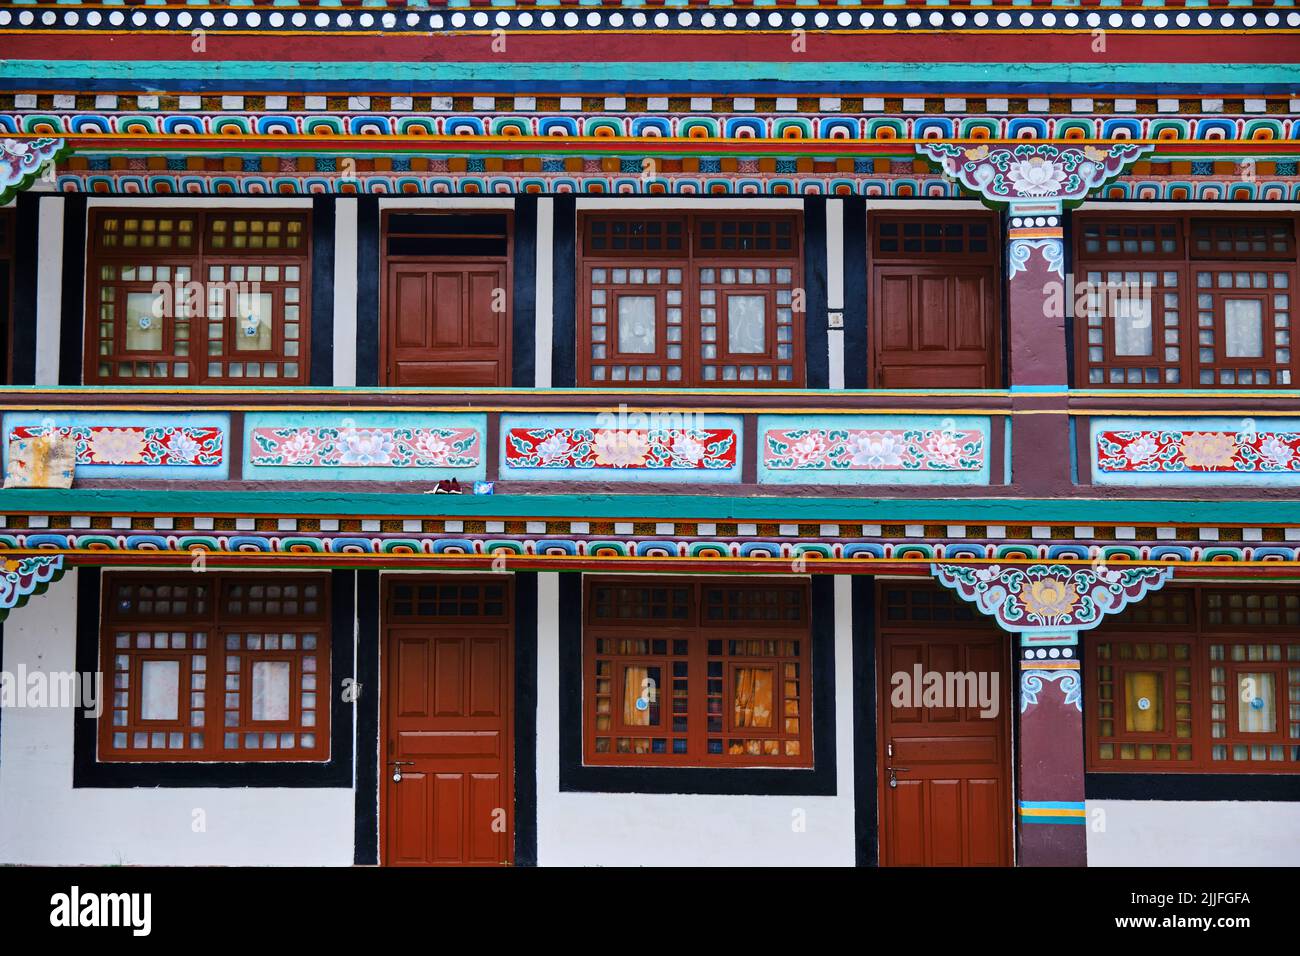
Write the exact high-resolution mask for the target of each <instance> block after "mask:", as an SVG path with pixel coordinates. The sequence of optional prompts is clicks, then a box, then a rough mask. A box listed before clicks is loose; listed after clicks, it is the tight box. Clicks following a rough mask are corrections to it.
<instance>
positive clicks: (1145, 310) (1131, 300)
mask: <svg viewBox="0 0 1300 956" xmlns="http://www.w3.org/2000/svg"><path fill="white" fill-rule="evenodd" d="M1115 354H1116V355H1150V354H1151V300H1150V299H1148V298H1142V297H1139V296H1138V295H1137V293H1136V292H1134V293H1132V294H1124V295H1120V296H1118V297H1116V299H1115Z"/></svg>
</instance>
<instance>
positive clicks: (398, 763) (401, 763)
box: [388, 760, 415, 783]
mask: <svg viewBox="0 0 1300 956" xmlns="http://www.w3.org/2000/svg"><path fill="white" fill-rule="evenodd" d="M413 763H415V761H414V760H390V761H388V766H390V767H395V768H397V769H395V770H394V771H393V783H401V782H402V767H405V766H409V765H411V764H413Z"/></svg>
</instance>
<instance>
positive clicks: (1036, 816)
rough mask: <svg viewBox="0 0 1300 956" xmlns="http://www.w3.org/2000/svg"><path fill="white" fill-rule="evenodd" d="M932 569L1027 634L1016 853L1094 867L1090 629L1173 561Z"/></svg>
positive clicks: (1033, 862) (1157, 580) (1168, 571)
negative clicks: (1088, 811)
mask: <svg viewBox="0 0 1300 956" xmlns="http://www.w3.org/2000/svg"><path fill="white" fill-rule="evenodd" d="M931 573H933V574H934V577H935V579H936V580H937V581H938V582H939V583H940V584H942V585H943V586H944V587H948V588H951V589H952V590H953V591H954V592H955V593H956V594H957V596H958V597H960V598H961V599H962V600H965V601H969V602H970V603H972V604H974V605H975V607H976V608H977V609H978V610H980V611H981V612H982V613H984V614H986V615H988V616H989V617H991V618H993V619H994V620H995V621H996V622H997V624H998V626H999V627H1000V628H1002V629H1003V630H1004V631H1006V632H1008V633H1009V634H1013V635H1016V636H1017V638H1018V644H1019V649H1018V655H1017V656H1018V658H1019V659H1018V661H1017V665H1018V668H1019V671H1020V682H1019V687H1020V699H1019V708H1018V709H1019V717H1020V733H1019V742H1020V747H1019V764H1018V766H1017V767H1016V791H1017V792H1016V848H1017V854H1016V862H1017V863H1018V864H1019V865H1020V866H1087V864H1088V842H1087V826H1086V816H1085V806H1084V754H1083V681H1082V672H1081V670H1080V667H1079V660H1080V652H1081V648H1080V641H1079V633H1080V632H1081V631H1086V630H1091V629H1092V628H1094V627H1096V626H1097V625H1098V624H1100V623H1101V622H1102V621H1103V620H1104V619H1105V618H1106V616H1107V615H1108V614H1116V613H1118V612H1119V611H1122V610H1123V609H1124V608H1126V607H1128V606H1129V605H1130V604H1132V603H1134V602H1135V601H1140V600H1142V598H1144V597H1146V595H1147V594H1149V593H1150V592H1151V591H1156V590H1159V589H1160V588H1162V587H1164V585H1165V583H1166V582H1168V581H1169V580H1170V579H1171V578H1172V577H1173V573H1174V569H1173V568H1172V567H1171V566H1138V565H1129V566H1117V567H1114V568H1112V567H1108V566H1107V565H1106V563H1105V556H1104V555H1103V556H1099V557H1098V558H1097V559H1096V560H1094V561H1093V563H1091V564H1085V565H1066V564H1031V565H1017V566H1003V565H998V564H990V565H982V566H981V565H974V564H961V565H955V564H935V565H932V566H931Z"/></svg>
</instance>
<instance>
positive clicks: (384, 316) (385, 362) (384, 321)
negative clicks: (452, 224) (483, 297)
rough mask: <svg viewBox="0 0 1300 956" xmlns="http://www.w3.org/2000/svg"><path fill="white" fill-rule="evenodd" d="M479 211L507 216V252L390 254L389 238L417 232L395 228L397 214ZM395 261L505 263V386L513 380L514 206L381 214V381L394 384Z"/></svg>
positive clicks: (403, 210) (468, 264) (470, 264)
mask: <svg viewBox="0 0 1300 956" xmlns="http://www.w3.org/2000/svg"><path fill="white" fill-rule="evenodd" d="M476 213H483V214H486V215H493V216H503V217H505V243H506V251H505V254H504V255H500V256H489V255H473V256H463V257H461V256H446V257H440V256H425V255H405V254H399V255H393V254H390V253H389V251H388V241H389V240H390V239H393V238H401V237H406V236H415V235H417V234H416V233H408V232H402V231H400V230H399V231H392V227H391V225H390V222H391V220H392V218H393V217H394V216H406V215H417V216H419V215H423V216H457V215H473V214H476ZM419 235H421V236H422V237H424V238H427V237H428V236H429V235H438V236H452V235H457V234H454V233H433V234H419ZM474 236H476V237H481V236H482V234H480V233H475V234H474ZM394 263H395V264H397V265H402V264H405V263H410V264H419V265H424V264H440V263H446V264H448V265H460V266H465V267H466V268H472V267H474V266H478V265H481V266H504V267H505V274H506V281H505V293H506V311H505V314H506V329H505V332H506V337H505V345H504V352H505V355H506V369H505V372H506V374H505V378H506V381H505V383H504V385H503V387H505V386H509V385H510V384H511V376H512V375H513V374H514V372H513V356H514V304H515V214H514V210H513V209H496V208H491V209H467V208H446V209H443V208H438V209H429V208H425V207H419V206H415V207H412V208H409V209H408V208H405V207H394V208H391V209H385V210H383V212H382V213H381V214H380V228H379V280H378V281H379V367H380V374H381V378H382V381H381V382H380V384H381V385H385V386H390V387H392V386H393V383H394V382H395V381H396V379H397V365H396V363H397V358H396V352H397V349H396V346H395V344H394V342H393V333H392V329H391V328H390V326H391V325H392V321H391V320H390V316H389V313H388V309H389V302H388V300H389V298H390V293H389V289H388V267H389V265H390V264H394Z"/></svg>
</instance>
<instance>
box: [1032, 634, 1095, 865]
mask: <svg viewBox="0 0 1300 956" xmlns="http://www.w3.org/2000/svg"><path fill="white" fill-rule="evenodd" d="M1019 643H1020V660H1019V662H1018V666H1019V670H1020V675H1019V676H1020V680H1019V687H1020V706H1019V711H1020V724H1019V735H1018V739H1019V742H1020V747H1019V766H1018V767H1016V860H1017V862H1018V863H1019V865H1021V866H1086V865H1087V863H1088V840H1087V826H1086V825H1085V824H1086V822H1087V820H1086V817H1085V814H1084V789H1083V783H1084V780H1083V767H1084V760H1083V697H1082V690H1083V687H1082V684H1081V683H1080V680H1079V678H1080V673H1079V650H1080V648H1079V635H1078V632H1076V631H1052V632H1037V631H1025V632H1022V633H1021V634H1020V641H1019Z"/></svg>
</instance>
